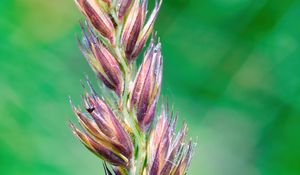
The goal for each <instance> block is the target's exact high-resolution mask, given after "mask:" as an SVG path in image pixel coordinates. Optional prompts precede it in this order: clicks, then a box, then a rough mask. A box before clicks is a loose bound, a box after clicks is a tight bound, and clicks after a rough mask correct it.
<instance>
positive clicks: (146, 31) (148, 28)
mask: <svg viewBox="0 0 300 175" xmlns="http://www.w3.org/2000/svg"><path fill="white" fill-rule="evenodd" d="M161 3H162V0H160V1H159V2H157V1H156V3H155V7H154V10H153V11H152V13H151V15H150V17H149V19H148V21H147V23H146V24H145V26H144V27H143V29H142V30H141V32H140V34H139V37H138V39H137V42H136V45H135V48H134V50H133V52H132V57H133V58H136V57H137V56H138V54H139V53H140V52H141V50H142V48H143V47H144V46H145V43H146V41H147V39H148V38H149V36H150V33H151V32H152V30H153V26H154V22H155V20H156V17H157V14H158V12H159V9H160V6H161ZM146 8H147V7H146V4H145V5H144V9H146ZM143 21H144V19H143Z"/></svg>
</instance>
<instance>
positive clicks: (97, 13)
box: [75, 0, 115, 44]
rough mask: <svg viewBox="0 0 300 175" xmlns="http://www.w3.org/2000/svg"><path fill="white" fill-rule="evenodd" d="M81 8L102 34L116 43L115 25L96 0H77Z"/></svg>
mask: <svg viewBox="0 0 300 175" xmlns="http://www.w3.org/2000/svg"><path fill="white" fill-rule="evenodd" d="M75 2H76V4H77V6H78V7H79V9H80V10H81V11H82V13H84V14H85V15H86V16H87V18H88V19H89V21H90V22H91V23H92V24H93V26H94V28H95V29H96V30H98V31H99V32H100V34H101V35H102V36H104V37H105V38H107V39H109V41H110V42H111V43H112V44H114V42H115V39H114V31H115V28H114V25H113V22H112V21H111V19H110V17H109V16H108V14H107V13H105V12H104V11H103V9H102V8H101V7H100V6H99V4H98V3H97V1H96V0H75Z"/></svg>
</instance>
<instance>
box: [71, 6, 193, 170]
mask: <svg viewBox="0 0 300 175" xmlns="http://www.w3.org/2000/svg"><path fill="white" fill-rule="evenodd" d="M75 2H76V4H77V6H78V7H79V9H80V10H81V11H82V13H83V14H84V15H85V17H86V20H85V21H86V22H85V23H84V24H81V29H82V38H80V39H78V45H79V48H80V50H81V52H82V53H83V55H84V56H85V58H86V60H87V62H88V63H89V65H90V66H91V68H92V69H93V71H94V73H95V74H96V77H97V79H98V80H100V81H101V82H102V83H103V84H102V85H103V86H101V87H104V88H101V96H99V95H98V94H100V93H98V92H97V90H98V89H97V88H94V87H93V86H92V83H91V81H90V80H89V79H88V78H86V79H87V85H88V86H87V90H86V88H85V85H84V84H83V83H82V86H83V88H84V93H83V95H82V105H81V107H75V106H74V104H73V102H72V101H71V100H70V103H71V106H72V109H73V112H74V113H75V116H76V117H77V120H78V123H79V127H77V126H75V125H74V124H73V123H71V122H70V128H71V130H72V131H73V133H74V135H75V136H76V137H77V138H78V139H79V140H80V141H81V142H82V143H83V145H84V146H85V147H86V148H87V149H88V150H90V151H91V152H92V153H93V154H95V155H96V156H98V157H99V158H100V159H102V160H103V161H104V162H103V169H104V174H105V175H133V174H134V175H186V173H187V169H188V166H189V164H190V161H191V157H192V152H193V145H192V142H191V141H187V139H186V137H187V130H188V129H187V125H186V124H185V123H184V124H183V126H182V128H181V129H180V130H179V131H178V133H177V134H176V130H175V126H176V122H177V118H178V117H177V114H173V112H171V111H170V110H169V108H168V105H167V104H166V105H164V104H162V106H161V107H160V112H159V113H158V112H156V111H158V109H157V108H159V105H158V104H159V96H160V90H161V81H162V73H163V58H162V52H161V50H162V49H161V47H162V46H161V43H160V41H159V39H158V41H157V39H156V38H157V37H156V33H155V32H153V28H154V23H155V20H156V18H157V15H158V12H159V9H160V7H161V4H162V0H156V1H155V6H154V9H153V10H152V12H151V13H150V14H149V15H147V8H148V0H75ZM150 33H152V38H151V41H150V43H149V44H148V47H147V48H146V49H145V52H144V54H143V56H142V59H143V60H142V63H141V64H140V65H139V68H138V69H135V65H136V58H137V57H138V56H139V55H141V51H142V50H143V48H144V47H146V43H147V40H148V38H149V36H150Z"/></svg>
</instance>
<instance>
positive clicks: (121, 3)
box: [118, 0, 132, 20]
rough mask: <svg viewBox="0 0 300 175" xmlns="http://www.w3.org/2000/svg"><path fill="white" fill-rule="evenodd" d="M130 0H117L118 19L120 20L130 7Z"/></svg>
mask: <svg viewBox="0 0 300 175" xmlns="http://www.w3.org/2000/svg"><path fill="white" fill-rule="evenodd" d="M131 2H132V0H118V7H119V9H118V18H119V20H122V19H123V17H124V15H125V14H126V12H127V10H128V8H129V7H130V5H131Z"/></svg>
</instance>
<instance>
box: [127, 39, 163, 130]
mask: <svg viewBox="0 0 300 175" xmlns="http://www.w3.org/2000/svg"><path fill="white" fill-rule="evenodd" d="M160 47H161V46H160V43H158V44H157V45H156V46H155V45H154V39H153V40H152V42H151V45H150V46H149V48H148V50H147V52H146V54H145V56H144V60H143V63H142V65H141V67H140V69H139V71H138V73H137V76H136V79H135V82H134V87H133V90H132V92H131V94H130V100H129V108H133V107H135V109H136V112H137V120H138V122H139V125H140V127H141V129H142V130H143V131H147V130H148V129H149V126H150V124H151V123H152V120H153V117H154V113H155V109H156V103H157V100H158V94H159V91H160V85H161V78H162V56H161V51H160V49H161V48H160Z"/></svg>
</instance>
